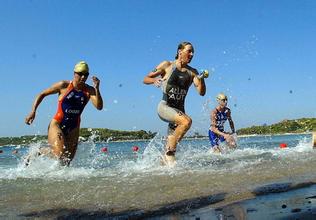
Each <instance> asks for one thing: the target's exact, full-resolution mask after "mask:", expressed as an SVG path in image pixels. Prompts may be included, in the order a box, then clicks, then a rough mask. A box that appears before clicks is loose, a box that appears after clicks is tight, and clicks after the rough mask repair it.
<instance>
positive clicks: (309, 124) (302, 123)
mask: <svg viewBox="0 0 316 220" xmlns="http://www.w3.org/2000/svg"><path fill="white" fill-rule="evenodd" d="M312 131H316V118H301V119H294V120H287V119H286V120H283V121H281V122H279V123H275V124H272V125H262V126H252V127H248V128H242V129H239V130H237V134H238V135H249V134H259V135H260V134H284V133H303V132H312Z"/></svg>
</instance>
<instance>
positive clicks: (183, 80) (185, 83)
mask: <svg viewBox="0 0 316 220" xmlns="http://www.w3.org/2000/svg"><path fill="white" fill-rule="evenodd" d="M193 54H194V49H193V46H192V44H191V43H189V42H182V43H180V44H179V45H178V49H177V54H176V57H175V60H174V61H163V62H162V63H160V64H159V65H158V66H157V67H156V68H155V69H154V70H153V71H152V72H150V73H149V74H148V75H147V76H145V78H144V83H145V84H154V85H156V86H157V87H160V86H161V87H162V90H163V97H162V100H161V101H160V103H159V105H158V115H159V117H160V118H161V119H162V120H163V121H166V122H168V123H169V129H168V138H167V143H166V152H165V159H166V162H167V163H171V164H172V163H173V162H174V161H175V153H176V146H177V143H178V142H179V141H180V140H181V139H182V137H183V136H184V135H185V133H186V132H187V131H188V130H189V128H190V127H191V123H192V119H191V118H190V117H189V116H188V115H187V114H185V109H184V103H185V97H186V95H187V93H188V90H189V87H190V86H191V85H192V83H193V84H194V86H195V87H196V89H197V91H198V93H199V94H200V95H201V96H204V95H205V92H206V87H205V82H204V78H207V77H208V72H204V74H202V75H198V71H197V70H196V69H194V68H192V67H190V66H189V65H188V64H189V63H190V62H191V60H192V58H193Z"/></svg>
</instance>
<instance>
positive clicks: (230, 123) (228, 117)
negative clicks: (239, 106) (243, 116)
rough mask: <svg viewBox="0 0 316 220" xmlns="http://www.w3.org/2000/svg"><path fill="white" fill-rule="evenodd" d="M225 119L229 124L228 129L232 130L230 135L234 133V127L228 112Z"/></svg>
mask: <svg viewBox="0 0 316 220" xmlns="http://www.w3.org/2000/svg"><path fill="white" fill-rule="evenodd" d="M227 119H228V122H229V126H230V129H231V130H232V133H235V125H234V122H233V119H232V116H231V111H230V110H229V111H228V112H227Z"/></svg>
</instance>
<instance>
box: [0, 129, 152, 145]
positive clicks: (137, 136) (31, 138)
mask: <svg viewBox="0 0 316 220" xmlns="http://www.w3.org/2000/svg"><path fill="white" fill-rule="evenodd" d="M155 135H156V132H151V131H144V130H140V131H119V130H111V129H107V128H81V129H80V137H81V138H80V140H83V141H86V140H88V139H89V138H90V137H93V140H95V141H100V142H102V141H107V140H111V141H123V140H148V139H152V138H153V137H154V136H155ZM46 140H47V136H45V135H24V136H21V137H0V146H3V145H27V144H30V143H34V142H38V141H46Z"/></svg>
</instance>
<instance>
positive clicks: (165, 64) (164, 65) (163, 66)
mask: <svg viewBox="0 0 316 220" xmlns="http://www.w3.org/2000/svg"><path fill="white" fill-rule="evenodd" d="M172 63H173V62H172V61H168V60H164V61H162V62H161V63H160V64H159V65H158V66H157V68H159V69H166V68H168V67H169V66H171V65H172Z"/></svg>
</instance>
